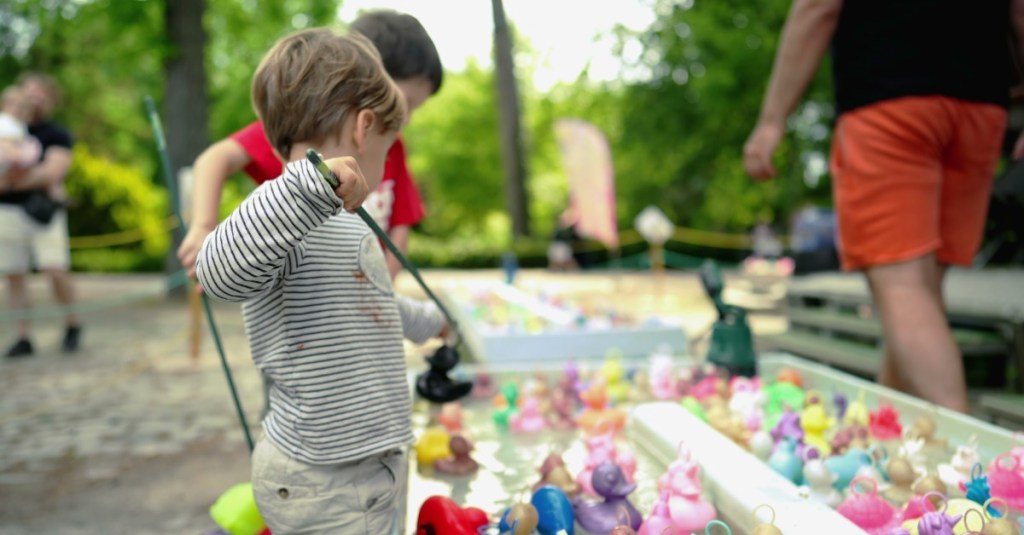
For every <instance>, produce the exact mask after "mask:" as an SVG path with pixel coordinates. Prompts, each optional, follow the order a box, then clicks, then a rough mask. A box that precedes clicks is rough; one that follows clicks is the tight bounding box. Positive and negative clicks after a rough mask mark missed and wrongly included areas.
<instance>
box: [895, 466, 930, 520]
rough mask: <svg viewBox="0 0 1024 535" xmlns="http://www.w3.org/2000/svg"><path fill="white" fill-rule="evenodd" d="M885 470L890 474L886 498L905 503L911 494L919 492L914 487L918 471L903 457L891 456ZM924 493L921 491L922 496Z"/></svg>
mask: <svg viewBox="0 0 1024 535" xmlns="http://www.w3.org/2000/svg"><path fill="white" fill-rule="evenodd" d="M885 471H886V472H888V474H889V488H888V489H886V491H885V497H886V498H888V499H889V500H892V501H893V502H896V503H904V502H906V501H907V500H908V499H909V498H910V497H911V496H913V495H914V494H917V493H915V492H914V489H913V485H914V481H915V480H916V479H917V473H916V472H915V471H914V467H913V466H912V465H911V464H910V462H909V461H907V460H906V459H904V458H903V457H894V458H891V459H889V461H888V462H887V463H886V465H885ZM924 494H925V493H924V492H922V493H920V495H921V496H923V495H924ZM915 518H916V517H915Z"/></svg>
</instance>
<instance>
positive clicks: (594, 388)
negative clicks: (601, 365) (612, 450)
mask: <svg viewBox="0 0 1024 535" xmlns="http://www.w3.org/2000/svg"><path fill="white" fill-rule="evenodd" d="M580 399H581V400H582V401H583V403H584V405H586V407H585V408H584V409H583V411H582V412H581V413H580V415H579V418H577V420H576V424H577V425H578V426H579V427H580V429H582V430H583V431H584V432H585V433H588V434H594V433H599V432H602V431H603V430H604V429H611V430H612V431H613V432H616V433H617V432H619V431H621V430H622V428H623V427H624V426H625V425H626V412H625V411H622V410H618V409H612V408H609V407H608V393H607V391H606V390H605V384H604V380H603V379H602V378H595V379H594V381H593V382H592V383H591V385H590V386H589V387H588V388H587V389H586V390H584V391H583V392H580ZM606 426H607V427H606Z"/></svg>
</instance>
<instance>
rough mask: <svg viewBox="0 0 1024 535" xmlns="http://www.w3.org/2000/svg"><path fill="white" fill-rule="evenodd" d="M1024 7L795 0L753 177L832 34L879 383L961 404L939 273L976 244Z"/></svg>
mask: <svg viewBox="0 0 1024 535" xmlns="http://www.w3.org/2000/svg"><path fill="white" fill-rule="evenodd" d="M1011 1H1012V4H1013V5H1012V6H1011ZM1011 10H1012V13H1013V16H1012V24H1011ZM1022 14H1024V0H985V1H983V2H963V1H962V0H848V1H844V0H795V1H794V3H793V7H792V9H791V11H790V14H789V18H788V20H787V21H786V27H785V28H784V30H783V35H782V39H781V41H780V44H779V49H778V52H777V55H776V58H775V66H774V69H773V72H772V77H771V80H770V82H769V84H768V90H767V92H766V94H765V98H764V103H763V106H762V109H761V116H760V117H759V119H758V123H757V125H756V126H755V128H754V130H753V132H752V133H751V135H750V138H749V139H748V141H747V143H746V145H745V146H744V148H743V159H744V166H745V168H746V170H747V172H748V173H749V174H750V175H751V176H752V177H754V178H755V179H758V180H767V179H770V178H771V177H772V176H774V174H775V169H774V167H773V166H772V161H771V160H772V155H773V154H774V152H775V149H776V148H777V147H778V144H779V142H780V140H781V138H782V135H783V132H784V130H785V124H786V119H787V117H788V116H789V114H790V113H792V111H793V110H794V108H795V107H796V105H797V103H798V101H799V100H800V97H801V95H802V94H803V92H804V90H805V89H806V87H807V84H808V83H809V81H810V79H811V77H812V76H813V75H814V73H815V71H817V69H818V65H819V63H820V61H821V58H822V57H823V56H824V54H825V50H826V48H828V46H829V43H830V42H831V46H832V67H833V79H834V85H835V98H836V108H837V112H838V114H839V116H838V118H837V120H836V125H835V129H834V133H833V146H832V155H831V162H830V165H831V171H832V179H833V195H834V200H835V208H836V213H837V216H838V237H839V253H840V259H841V261H842V264H843V268H844V269H846V270H861V271H864V273H865V275H866V276H867V280H868V284H869V286H870V288H871V292H872V297H873V299H874V302H875V305H876V307H877V309H878V312H879V314H880V316H881V319H882V325H883V328H884V334H885V336H884V339H885V358H884V360H883V365H882V370H881V373H880V375H879V382H880V383H882V384H884V385H886V386H890V387H892V388H896V389H899V390H903V391H906V392H908V393H910V394H913V395H916V396H919V397H921V398H924V399H925V400H927V401H931V402H933V403H936V404H939V405H942V406H944V407H947V408H950V409H953V410H957V411H963V412H966V411H967V410H968V409H969V407H968V403H967V386H966V381H965V378H964V371H963V362H962V360H961V357H960V351H959V349H958V347H957V345H956V343H955V341H954V340H953V336H952V333H951V331H950V328H949V323H948V320H947V318H946V315H945V304H944V301H943V295H942V281H943V279H944V277H945V273H946V268H947V267H948V266H949V265H970V264H971V261H972V259H973V257H974V255H975V254H976V253H977V250H978V247H979V245H980V241H981V234H982V229H983V226H984V223H985V212H986V208H987V205H988V199H989V195H990V192H991V188H992V181H993V178H994V174H995V167H996V164H997V160H998V157H999V151H1000V145H1001V143H1002V139H1003V136H1004V132H1005V128H1006V106H1007V105H1008V102H1009V94H1010V85H1011V77H1010V73H1011V68H1010V67H1011V61H1010V51H1011V49H1010V45H1009V42H1010V39H1008V37H1009V33H1010V30H1011V27H1012V28H1013V29H1015V30H1016V34H1017V37H1018V40H1017V41H1018V42H1020V39H1019V38H1020V37H1024V34H1022V33H1021V30H1024V24H1022V22H1024V17H1022V16H1021V15H1022ZM1021 150H1022V152H1024V148H1022V149H1021Z"/></svg>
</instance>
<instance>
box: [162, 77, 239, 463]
mask: <svg viewBox="0 0 1024 535" xmlns="http://www.w3.org/2000/svg"><path fill="white" fill-rule="evenodd" d="M146 111H147V114H148V115H149V124H150V125H151V126H152V127H153V137H155V138H156V148H157V151H158V152H159V153H160V164H161V167H162V168H163V175H164V181H165V182H166V183H167V191H168V192H169V193H170V195H171V206H172V207H173V208H174V215H175V217H177V219H178V232H179V233H181V235H182V236H184V234H185V219H184V218H183V217H182V216H181V206H180V205H179V203H178V186H177V181H176V180H175V178H174V175H173V174H172V172H171V161H170V158H168V156H167V141H166V140H165V138H164V128H163V125H162V124H161V122H160V115H159V114H158V113H157V111H156V103H155V102H153V97H151V96H149V95H146ZM202 301H203V309H205V310H206V321H207V323H208V324H209V326H210V334H211V335H212V336H213V342H214V344H215V345H216V346H217V354H218V355H220V365H221V368H222V369H223V370H224V377H225V378H226V379H227V381H228V389H229V390H230V391H231V399H232V400H233V401H234V402H235V411H236V412H237V413H238V421H239V423H241V425H242V432H243V433H245V443H246V444H247V445H248V446H249V452H250V453H252V451H253V449H254V447H255V445H254V443H253V441H252V434H251V433H250V432H249V424H248V423H247V422H246V420H245V411H243V410H242V401H241V400H240V399H239V397H238V389H237V388H235V380H234V377H233V376H232V374H231V368H230V367H229V366H228V359H227V356H226V355H225V353H224V344H223V342H222V341H221V339H220V332H219V331H218V330H217V322H215V321H214V320H213V309H212V308H211V307H210V300H209V298H207V296H206V294H202Z"/></svg>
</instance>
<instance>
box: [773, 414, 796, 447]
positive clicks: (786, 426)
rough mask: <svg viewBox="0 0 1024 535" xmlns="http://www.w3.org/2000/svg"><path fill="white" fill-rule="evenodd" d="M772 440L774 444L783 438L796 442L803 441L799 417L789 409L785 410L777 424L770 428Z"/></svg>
mask: <svg viewBox="0 0 1024 535" xmlns="http://www.w3.org/2000/svg"><path fill="white" fill-rule="evenodd" d="M771 433H772V439H773V440H775V442H776V443H778V442H780V441H781V440H782V439H784V438H791V439H793V440H794V441H796V442H801V441H803V439H804V428H802V427H800V415H799V414H797V413H796V412H795V411H793V410H791V409H786V410H785V411H784V412H783V413H782V416H781V417H780V418H779V423H777V424H775V427H773V428H772V431H771Z"/></svg>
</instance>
